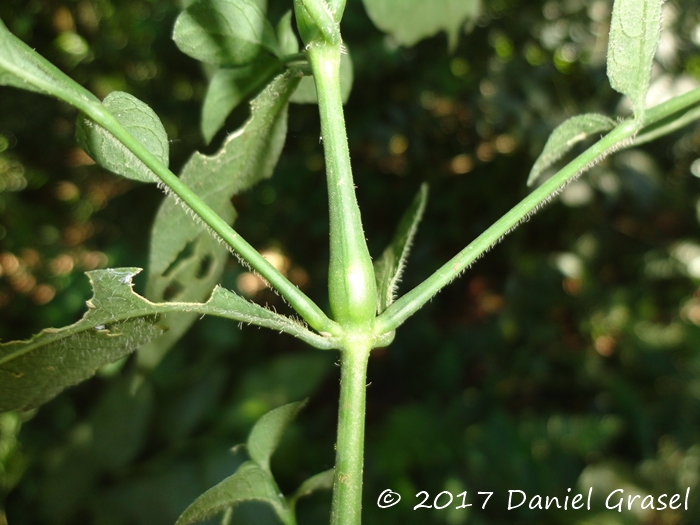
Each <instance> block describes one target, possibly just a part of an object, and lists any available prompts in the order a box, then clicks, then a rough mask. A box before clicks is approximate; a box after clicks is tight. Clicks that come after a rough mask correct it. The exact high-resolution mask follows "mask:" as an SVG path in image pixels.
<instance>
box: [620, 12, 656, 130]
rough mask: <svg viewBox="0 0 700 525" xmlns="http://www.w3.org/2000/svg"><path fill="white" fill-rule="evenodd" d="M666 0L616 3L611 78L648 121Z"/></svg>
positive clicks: (635, 110)
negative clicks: (648, 98) (648, 101)
mask: <svg viewBox="0 0 700 525" xmlns="http://www.w3.org/2000/svg"><path fill="white" fill-rule="evenodd" d="M662 3H663V2H662V0H615V3H614V5H613V12H612V19H611V21H610V38H609V41H608V78H609V79H610V84H611V85H612V87H613V88H614V89H615V90H616V91H619V92H620V93H622V94H623V95H627V96H628V97H629V98H630V100H631V101H632V107H633V108H634V114H635V117H636V118H637V120H639V121H641V120H642V119H643V118H644V109H645V101H646V96H647V91H648V90H649V81H650V79H651V66H652V64H653V62H654V55H655V54H656V48H657V47H658V45H659V38H660V31H661V4H662Z"/></svg>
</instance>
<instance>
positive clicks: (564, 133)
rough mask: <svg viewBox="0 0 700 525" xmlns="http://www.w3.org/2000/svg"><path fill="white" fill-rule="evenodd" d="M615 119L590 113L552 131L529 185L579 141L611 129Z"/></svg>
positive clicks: (528, 182)
mask: <svg viewBox="0 0 700 525" xmlns="http://www.w3.org/2000/svg"><path fill="white" fill-rule="evenodd" d="M614 127H615V121H614V120H612V119H610V118H608V117H606V116H605V115H597V114H594V113H589V114H586V115H578V116H576V117H571V118H570V119H569V120H567V121H565V122H563V123H562V124H560V125H559V126H557V128H556V129H555V130H554V131H553V132H552V134H551V135H550V136H549V138H548V139H547V143H546V144H545V145H544V149H543V150H542V153H540V156H539V158H538V159H537V162H535V164H534V166H532V169H531V170H530V176H529V177H528V179H527V185H528V186H531V185H532V184H534V183H535V182H536V181H537V179H538V178H539V177H540V175H542V173H543V172H544V171H546V170H547V169H548V168H549V167H550V166H551V165H552V164H554V163H555V162H556V161H558V160H559V159H561V158H562V157H563V156H564V155H565V154H566V153H567V152H568V151H569V150H570V149H571V148H573V147H574V146H575V145H576V144H577V143H579V142H581V141H582V140H585V139H586V138H588V137H590V136H591V135H595V134H596V133H602V132H603V131H610V130H611V129H613V128H614Z"/></svg>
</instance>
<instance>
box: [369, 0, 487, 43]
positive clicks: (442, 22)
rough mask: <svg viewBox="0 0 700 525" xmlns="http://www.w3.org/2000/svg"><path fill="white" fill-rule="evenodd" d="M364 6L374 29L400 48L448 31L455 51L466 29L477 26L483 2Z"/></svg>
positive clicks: (398, 1) (411, 0) (373, 2)
mask: <svg viewBox="0 0 700 525" xmlns="http://www.w3.org/2000/svg"><path fill="white" fill-rule="evenodd" d="M364 4H365V9H367V14H368V15H369V17H370V18H371V19H372V22H374V25H376V26H377V27H378V28H379V29H381V30H382V31H384V32H385V33H389V34H390V35H391V36H393V37H394V38H395V39H396V41H397V42H399V44H401V45H404V46H412V45H414V44H416V43H417V42H419V41H420V40H423V39H424V38H428V37H431V36H433V35H436V34H437V33H439V32H440V31H445V32H447V39H448V42H449V47H450V49H451V50H453V49H454V48H455V47H456V46H457V41H458V39H459V34H460V31H461V30H462V28H464V27H465V26H466V25H473V23H474V22H475V20H476V18H477V17H478V16H479V13H480V11H481V0H364Z"/></svg>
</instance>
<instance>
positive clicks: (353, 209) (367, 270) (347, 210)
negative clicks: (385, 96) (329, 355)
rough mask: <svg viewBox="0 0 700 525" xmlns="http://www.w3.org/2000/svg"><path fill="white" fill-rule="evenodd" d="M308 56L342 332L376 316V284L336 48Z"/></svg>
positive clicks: (334, 305) (331, 282)
mask: <svg viewBox="0 0 700 525" xmlns="http://www.w3.org/2000/svg"><path fill="white" fill-rule="evenodd" d="M307 53H308V56H309V63H310V64H311V71H312V72H313V75H314V82H315V84H316V91H317V93H318V106H319V113H320V117H321V136H322V140H323V149H324V153H325V159H326V177H327V182H328V208H329V220H330V262H329V271H328V296H329V300H330V305H331V310H332V311H333V315H334V318H335V320H336V321H338V322H339V323H340V324H341V325H343V326H344V327H349V326H352V327H362V326H364V327H368V326H369V324H370V323H371V321H372V319H373V318H374V314H375V312H376V304H377V302H376V298H377V285H376V282H375V279H374V267H373V266H372V258H371V257H370V255H369V250H368V248H367V242H366V241H365V235H364V232H363V229H362V219H361V217H360V208H359V206H358V205H357V198H356V196H355V185H354V183H353V178H352V168H351V166H350V152H349V149H348V139H347V135H346V133H345V117H344V115H343V103H342V98H341V94H340V45H333V44H328V43H315V44H313V45H311V46H310V48H309V50H308V51H307Z"/></svg>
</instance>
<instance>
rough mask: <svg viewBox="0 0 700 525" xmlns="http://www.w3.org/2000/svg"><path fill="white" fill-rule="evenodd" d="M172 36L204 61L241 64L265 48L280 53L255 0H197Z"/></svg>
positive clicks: (187, 50) (233, 64) (273, 34)
mask: <svg viewBox="0 0 700 525" xmlns="http://www.w3.org/2000/svg"><path fill="white" fill-rule="evenodd" d="M173 40H175V44H177V47H178V48H180V50H181V51H182V52H183V53H185V54H187V55H189V56H191V57H192V58H196V59H197V60H200V61H202V62H207V63H210V64H219V65H227V66H242V65H245V64H249V63H251V62H253V61H254V60H255V59H256V58H257V56H258V55H259V54H260V53H262V52H265V51H269V52H271V53H273V54H278V53H279V49H278V47H277V43H276V39H275V32H274V30H273V29H272V26H271V25H270V22H268V20H267V17H266V16H265V11H264V10H263V9H262V8H261V7H260V5H259V4H258V2H256V1H254V0H197V1H195V2H194V3H192V4H190V5H189V6H188V7H187V9H185V10H184V11H183V12H182V13H180V16H178V18H177V21H176V22H175V29H174V30H173Z"/></svg>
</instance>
